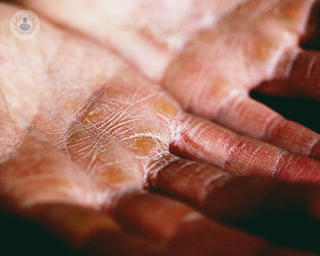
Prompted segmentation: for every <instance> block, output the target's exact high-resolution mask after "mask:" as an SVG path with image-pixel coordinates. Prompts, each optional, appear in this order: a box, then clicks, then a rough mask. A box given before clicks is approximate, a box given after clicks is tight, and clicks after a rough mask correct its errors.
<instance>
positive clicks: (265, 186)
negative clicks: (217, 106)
mask: <svg viewBox="0 0 320 256" xmlns="http://www.w3.org/2000/svg"><path fill="white" fill-rule="evenodd" d="M242 2H244V1H242ZM25 3H29V4H32V1H28V2H25ZM42 3H44V4H45V1H43V2H41V4H42ZM50 3H52V4H53V5H52V6H50V4H48V5H47V7H48V8H54V7H56V8H58V9H59V8H61V5H64V4H65V5H68V4H69V3H70V1H69V2H68V1H67V2H64V1H55V2H50ZM76 3H77V4H78V5H80V6H78V9H77V10H80V11H81V8H80V7H81V6H82V8H84V9H87V8H89V7H90V8H92V15H93V14H94V13H95V11H97V10H98V9H100V10H101V12H102V14H103V15H102V14H101V16H99V15H96V16H92V17H91V18H92V20H91V21H94V19H95V17H100V18H101V19H104V18H105V17H106V15H104V13H103V10H105V9H104V8H98V9H97V7H99V5H94V4H93V2H80V1H78V2H74V3H73V4H76ZM96 3H97V4H99V2H96ZM117 3H119V4H121V6H125V8H120V7H121V6H120V7H119V6H117V4H116V2H115V1H106V2H100V4H109V10H105V11H106V12H107V13H108V12H110V15H111V14H113V12H111V10H114V9H113V8H118V9H117V10H119V12H120V13H121V12H122V11H123V10H125V11H126V12H128V13H133V14H134V13H135V15H138V14H139V13H140V11H141V10H145V11H146V14H148V13H149V14H150V12H151V11H152V10H158V8H160V7H159V6H157V4H156V6H154V5H155V4H154V3H153V2H152V1H146V2H137V3H136V4H132V2H129V1H128V2H126V1H119V2H117ZM239 3H240V2H237V1H228V4H227V6H225V5H223V4H222V2H221V3H219V2H217V1H216V2H214V1H213V2H210V1H201V2H199V3H198V4H197V5H196V2H195V1H177V2H175V3H174V4H171V5H170V2H169V1H168V2H167V3H166V2H165V1H163V2H162V3H161V4H158V5H161V6H162V4H163V6H162V7H163V8H164V10H163V12H164V13H167V14H168V17H167V19H170V18H172V19H178V21H176V20H174V22H175V24H177V27H173V28H172V29H173V30H174V31H170V29H171V26H168V24H166V22H165V21H163V22H162V23H161V22H159V20H158V19H160V20H161V19H162V14H161V13H160V14H158V16H154V15H151V14H152V12H151V14H150V15H149V18H150V19H151V18H152V19H154V20H155V21H154V22H155V23H150V22H149V20H148V19H146V20H138V19H135V20H136V23H134V24H133V25H132V26H133V27H126V22H127V20H125V21H117V19H116V18H117V17H118V16H116V17H115V16H114V14H113V16H112V15H111V16H107V18H108V17H109V19H110V20H112V21H114V22H115V24H114V25H112V24H110V28H109V30H108V29H106V31H108V33H109V32H110V38H106V37H105V36H106V35H102V36H104V39H105V40H108V43H109V44H110V45H112V40H115V41H114V42H116V41H118V40H120V39H121V38H126V37H127V36H128V35H131V36H132V38H131V39H132V40H133V42H137V44H133V45H132V49H135V51H132V52H131V53H130V51H128V56H129V57H128V59H130V58H131V57H130V56H131V55H130V54H132V53H133V52H135V54H137V56H133V57H134V58H135V59H136V61H137V63H136V66H138V67H140V68H142V69H143V67H150V70H151V71H150V73H148V72H145V73H147V74H148V75H150V77H153V78H154V79H155V80H156V79H158V78H160V77H161V76H162V75H163V74H162V72H163V70H164V67H165V66H166V65H167V63H166V61H168V59H170V56H171V55H173V54H175V53H174V52H175V51H178V50H179V49H181V47H182V45H183V44H184V43H185V42H186V41H187V40H189V39H190V38H191V36H193V35H194V34H196V33H197V30H198V29H200V28H204V27H207V26H213V24H216V23H217V22H218V20H220V21H221V20H223V19H227V18H225V17H227V13H230V12H232V10H234V8H235V6H237V4H239ZM297 3H298V2H297ZM41 4H39V7H42V8H44V7H45V6H41ZM181 4H182V5H184V8H182V9H183V11H182V12H181V13H179V15H175V13H170V12H169V11H170V10H175V11H178V10H180V9H179V8H178V7H179V6H180V5H181ZM244 4H245V3H244ZM111 6H112V8H111ZM193 7H197V8H193ZM209 7H210V8H209ZM253 7H254V6H253ZM253 7H252V8H253ZM298 7H299V6H298ZM307 7H308V5H306V9H307ZM171 8H173V9H171ZM243 8H244V7H243ZM270 8H273V6H272V5H271V7H270ZM267 9H268V8H267ZM17 10H18V9H17V7H13V6H10V5H5V4H1V7H0V19H1V22H0V35H1V37H0V49H1V51H0V74H1V76H0V86H1V87H0V89H1V97H0V118H1V119H0V161H1V165H0V194H1V204H2V205H3V206H5V207H6V208H7V210H8V211H9V212H14V213H17V214H19V215H21V216H23V217H24V218H27V219H30V220H32V221H35V222H37V223H41V225H43V226H45V227H46V228H48V229H49V230H51V232H55V233H56V235H57V236H58V237H60V238H61V239H62V240H63V241H64V242H66V243H67V244H68V245H69V246H71V247H73V248H75V249H76V250H79V251H81V252H85V253H87V254H92V255H130V254H131V255H212V254H216V255H309V254H308V253H302V252H297V251H294V250H290V249H282V248H278V247H275V246H273V245H272V244H270V243H268V242H266V241H265V240H262V239H260V238H256V237H254V236H252V235H248V234H245V233H242V232H240V231H237V230H234V229H231V228H229V227H225V226H223V225H220V224H218V223H217V222H213V221H212V220H209V219H208V218H207V217H205V216H204V215H203V214H201V213H200V212H199V210H201V211H204V212H205V213H206V214H207V215H208V216H211V217H213V218H218V217H221V216H230V218H233V217H234V216H233V213H234V211H235V209H236V211H237V208H240V209H241V211H240V212H239V214H238V215H240V216H247V215H253V214H254V213H253V212H252V208H254V207H255V206H257V211H259V209H260V208H259V207H260V206H261V205H263V204H265V198H267V197H268V196H265V197H264V196H261V198H260V197H257V198H256V201H254V202H253V206H252V205H250V204H249V203H248V204H246V203H245V202H246V200H245V199H246V195H247V194H252V193H257V194H261V193H262V195H269V194H271V195H272V191H271V189H272V188H273V187H275V186H276V187H280V188H282V189H283V190H284V191H289V192H290V191H298V192H300V191H302V192H303V193H304V195H305V196H304V198H305V199H307V203H308V204H307V206H308V207H307V208H308V209H307V212H308V213H310V214H311V215H312V217H313V218H314V219H316V220H318V219H319V218H320V207H319V204H318V201H317V198H318V196H319V192H320V191H319V188H318V187H317V186H316V187H310V188H309V187H307V188H305V187H301V186H298V185H297V186H294V185H288V184H285V183H281V182H278V181H264V180H260V179H252V181H255V182H253V183H252V184H251V183H250V180H249V181H248V180H246V179H243V178H236V177H235V176H232V175H231V174H228V173H226V172H223V171H221V170H220V169H218V168H216V167H213V166H212V165H206V164H203V163H199V162H195V161H190V160H182V159H180V158H179V157H177V156H176V155H173V154H172V153H171V152H175V153H176V154H179V155H182V156H184V157H186V158H188V159H193V160H199V161H202V162H206V163H210V164H213V165H215V166H217V167H220V168H223V169H224V170H226V171H228V172H231V173H233V174H236V175H244V176H251V175H252V176H256V175H260V176H277V177H279V178H281V179H284V180H287V181H300V182H306V183H318V178H319V170H320V162H319V161H317V160H314V159H312V158H308V157H307V156H302V155H294V154H292V153H290V152H288V151H285V150H284V149H282V148H281V147H276V146H273V145H271V144H267V143H264V142H261V141H259V140H255V139H249V138H246V137H242V136H239V135H237V134H235V133H233V132H231V131H229V130H226V129H224V128H222V127H221V126H219V125H216V124H213V123H211V122H209V121H206V120H204V119H201V118H199V117H195V116H192V115H190V114H187V113H185V112H184V111H183V110H182V109H181V108H180V106H179V104H178V103H177V102H176V101H175V100H174V99H173V98H172V97H171V96H170V95H169V94H168V93H167V92H165V91H164V89H162V88H161V87H160V86H159V85H157V84H154V83H153V82H151V81H149V80H148V79H147V78H145V77H144V76H142V75H141V74H139V73H138V72H136V71H134V70H132V69H131V68H130V67H128V66H127V65H126V64H125V63H124V62H122V61H121V60H120V59H119V58H118V57H117V56H115V55H114V54H112V53H111V52H110V51H108V50H107V49H106V47H102V46H98V45H97V44H95V43H94V42H92V41H90V40H89V39H85V38H83V37H80V36H76V35H74V34H73V33H72V32H70V31H68V30H65V29H62V28H56V27H54V26H53V25H50V24H49V23H47V22H46V21H45V19H42V22H41V32H40V34H39V35H38V36H37V37H36V38H35V39H33V40H30V41H19V40H17V39H15V38H14V37H13V36H12V35H11V32H10V30H9V26H7V25H6V24H9V20H10V18H11V16H12V15H13V13H14V12H16V11H17ZM45 10H46V9H44V11H45ZM51 10H53V9H51ZM63 10H65V13H64V12H60V11H56V12H55V14H56V15H57V16H56V17H57V18H59V19H60V18H63V17H65V19H67V18H68V16H70V15H67V14H68V13H69V12H68V8H67V6H64V8H63ZM47 11H48V12H49V9H47ZM69 11H70V10H69ZM88 11H89V10H88ZM193 11H194V12H195V13H193ZM280 11H281V10H280ZM186 13H187V14H186ZM69 14H70V13H69ZM89 14H90V12H88V17H85V16H81V15H80V14H79V17H78V21H79V24H80V25H81V24H86V22H85V21H84V20H86V19H87V21H88V23H87V26H88V28H89V29H91V28H92V26H91V25H90V15H89ZM126 14H127V13H126ZM218 14H219V15H218ZM59 15H61V16H59ZM63 15H67V16H63ZM185 15H187V16H185ZM188 15H189V16H190V15H191V16H192V17H193V19H191V20H189V19H188V18H186V17H189V16H188ZM212 15H213V16H215V15H217V16H215V17H216V18H212V17H211V16H212ZM76 16H77V13H76V12H75V13H74V17H76ZM120 16H121V15H120ZM289 16H290V15H289ZM289 16H288V17H289ZM70 17H71V18H72V15H71V16H70ZM102 17H103V18H102ZM132 17H136V16H134V15H133V16H131V15H126V19H127V18H128V19H129V18H132ZM218 17H219V19H218ZM223 17H224V18H223ZM51 18H52V19H54V17H51ZM81 19H83V20H81ZM63 21H66V20H63ZM71 21H72V19H71ZM71 21H70V22H71ZM129 21H130V19H129ZM187 21H188V22H190V24H193V25H192V26H188V24H185V22H187ZM220 21H219V22H220ZM172 22H173V21H172ZM71 23H72V22H71ZM105 23H106V21H105V20H102V21H101V23H99V24H100V25H101V24H105ZM63 24H64V23H63ZM107 24H108V23H107ZM141 24H142V25H141ZM144 24H150V26H155V27H153V28H145V27H144V26H143V25H144ZM152 24H158V25H152ZM226 24H228V22H227V21H226ZM64 25H66V26H68V25H70V23H66V24H64ZM114 26H120V27H122V28H123V29H124V30H123V31H125V32H123V31H122V30H119V31H118V32H119V37H118V35H114V34H112V32H113V31H114ZM135 26H136V27H137V28H139V29H140V30H139V31H140V32H139V33H138V34H137V35H139V36H140V35H141V37H142V38H143V40H145V41H143V40H142V39H141V40H142V41H139V38H136V35H135V33H136V31H135ZM139 26H140V27H139ZM181 26H184V27H185V28H184V29H182V28H181ZM239 26H240V25H239ZM80 27H81V26H80ZM240 27H241V26H240ZM79 29H80V28H79ZM94 29H97V31H98V32H99V31H103V26H102V27H100V29H99V26H97V27H95V28H92V35H93V36H94V35H96V34H95V31H94ZM167 29H169V31H166V30H167ZM177 31H181V32H180V34H179V35H178V36H177V38H176V32H177ZM108 33H106V34H108ZM123 33H124V34H123ZM126 33H128V34H126ZM208 33H209V34H207V35H205V36H204V39H206V38H207V36H208V37H209V38H207V39H210V33H211V32H208ZM108 35H109V34H108ZM121 36H122V37H121ZM202 36H203V35H202ZM153 38H157V40H156V41H157V42H156V43H154V42H152V40H153ZM172 38H173V39H172ZM196 41H197V40H196ZM122 42H123V43H125V41H122ZM140 42H143V44H140V45H139V43H140ZM145 43H146V44H147V45H144V44H145ZM191 44H192V43H191ZM145 46H147V48H146V49H150V52H151V53H153V54H151V55H150V56H148V60H147V62H144V60H143V59H141V58H140V57H141V56H140V57H139V53H140V50H141V48H142V47H145ZM149 46H150V47H151V48H148V47H149ZM122 47H123V50H124V51H126V49H127V48H126V47H127V46H126V45H125V44H124V45H122ZM152 47H154V48H152ZM139 49H140V50H139ZM159 49H160V50H159ZM191 49H192V47H191ZM117 50H118V51H119V52H121V49H120V48H119V49H117ZM163 53H164V54H167V57H166V56H165V55H162V54H163ZM161 56H162V57H161ZM163 56H164V57H163ZM181 56H182V57H181V58H183V56H184V55H183V53H182V55H181ZM142 57H143V56H142ZM158 57H159V58H160V59H159V58H158ZM161 58H162V60H165V62H161V61H162V60H161ZM140 61H141V63H144V64H143V65H145V66H143V65H142V64H141V63H140ZM148 61H150V62H153V61H154V62H153V63H154V64H150V63H148ZM176 61H177V62H179V58H178V59H177V60H176ZM131 62H133V59H131ZM139 63H140V64H141V65H140V64H139ZM157 63H159V66H157ZM161 63H162V64H163V63H165V65H162V64H161ZM173 63H174V62H173ZM195 63H196V62H195ZM149 64H150V65H149ZM172 65H175V64H172ZM177 65H178V64H177ZM230 66H232V65H230ZM155 67H158V68H159V70H155V69H154V68H155ZM186 68H187V67H186ZM174 69H175V67H173V68H172V70H174ZM169 70H171V69H169ZM179 72H180V71H179ZM253 73H255V74H256V73H257V74H258V73H259V70H258V71H257V70H256V69H253ZM182 74H184V75H183V76H186V74H185V73H183V72H182ZM170 76H171V75H170V74H168V75H167V77H168V78H167V79H169V77H170ZM177 76H178V74H177ZM228 77H229V76H228ZM235 77H236V74H235ZM176 79H178V80H179V79H180V78H178V77H177V78H176ZM221 79H222V78H221ZM172 81H173V82H174V79H173V80H172ZM221 81H222V80H221ZM226 83H227V81H226ZM172 88H174V83H173V87H172ZM226 88H228V87H226ZM246 88H247V87H246ZM190 90H191V89H190ZM191 91H192V90H191ZM187 92H188V91H186V90H185V89H183V93H187ZM193 93H194V92H193ZM202 103H203V104H204V105H205V106H207V104H206V102H202ZM220 111H222V110H219V111H218V112H220ZM264 124H265V123H264ZM267 126H268V125H267ZM304 129H305V128H304ZM306 133H307V134H308V136H307V138H302V139H301V140H302V141H305V143H306V146H305V147H303V145H302V144H297V143H298V139H297V141H296V142H297V143H296V142H295V141H294V142H292V141H291V142H290V143H289V142H288V146H284V148H289V149H290V147H289V146H292V147H293V148H296V150H297V151H299V150H301V152H300V151H299V152H298V153H301V154H306V152H307V151H308V150H309V151H310V149H309V148H308V147H307V146H308V145H309V146H310V145H311V144H312V143H314V142H315V141H316V140H317V139H318V135H317V134H315V133H312V132H311V131H306ZM311 142H312V143H311ZM169 149H171V150H170V151H169ZM291 151H294V150H291ZM309 151H308V152H309ZM266 156H267V157H266ZM315 158H318V155H317V154H315ZM243 184H244V185H243ZM257 184H258V185H257ZM259 184H261V185H259ZM144 186H150V187H151V188H153V189H156V190H158V191H161V192H164V193H166V194H170V195H171V196H174V197H177V198H179V199H183V200H186V201H188V202H189V203H192V204H193V205H194V206H195V207H196V209H198V211H197V210H195V209H194V208H191V207H189V206H187V205H186V204H184V203H181V202H178V201H175V200H173V199H170V198H168V197H164V196H161V195H156V194H152V193H147V192H144V191H143V188H144ZM270 188H271V189H270ZM263 193H264V194H263ZM289 194H290V193H289ZM234 195H239V202H238V203H239V204H240V206H239V205H237V204H235V202H233V200H232V199H233V197H234ZM291 197H292V195H290V196H289V197H288V198H289V199H290V198H291ZM280 201H281V200H280ZM241 202H243V204H242V203H241ZM278 203H279V202H276V205H277V204H278ZM299 203H301V205H305V204H306V203H305V202H297V204H299ZM233 207H234V208H233ZM238 215H237V214H235V217H239V216H238Z"/></svg>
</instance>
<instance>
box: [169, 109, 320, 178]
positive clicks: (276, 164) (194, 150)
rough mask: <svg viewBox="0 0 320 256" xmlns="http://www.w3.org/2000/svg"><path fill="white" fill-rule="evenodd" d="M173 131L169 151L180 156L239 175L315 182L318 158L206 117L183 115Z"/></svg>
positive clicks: (318, 168)
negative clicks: (268, 142) (252, 137)
mask: <svg viewBox="0 0 320 256" xmlns="http://www.w3.org/2000/svg"><path fill="white" fill-rule="evenodd" d="M176 131H177V132H176V134H174V136H173V138H172V142H171V145H170V151H171V152H172V153H174V154H177V155H179V156H182V157H185V158H189V159H194V160H197V161H202V162H205V163H210V164H212V165H215V166H217V167H219V168H221V169H223V170H225V171H227V172H230V173H232V174H235V175H238V176H239V175H243V176H252V175H253V176H257V175H258V176H268V177H277V178H280V179H284V180H289V181H295V182H318V179H319V175H320V171H319V170H320V162H319V161H316V160H314V159H311V158H308V157H306V156H302V155H294V154H291V153H289V152H287V151H285V150H283V149H280V148H278V147H275V146H272V145H270V144H267V143H265V142H261V141H258V140H254V139H250V138H246V137H242V136H239V135H236V134H235V133H233V132H231V131H228V130H226V129H224V128H222V127H220V126H218V125H216V124H213V123H210V122H209V121H205V120H203V119H200V118H197V117H194V116H190V115H183V116H181V118H180V120H179V121H178V122H177V128H176Z"/></svg>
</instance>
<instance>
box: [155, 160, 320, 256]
mask: <svg viewBox="0 0 320 256" xmlns="http://www.w3.org/2000/svg"><path fill="white" fill-rule="evenodd" d="M149 183H150V186H151V189H152V190H154V191H157V192H160V193H165V194H167V195H169V196H172V197H174V198H177V199H179V200H182V201H185V202H188V203H189V204H191V205H192V206H194V207H196V208H198V209H201V211H203V212H204V213H205V214H206V215H208V216H211V217H212V218H214V219H216V218H218V219H220V220H223V221H227V222H229V223H230V222H231V223H233V224H236V225H239V226H241V228H244V229H246V230H250V231H251V232H253V233H255V234H259V235H260V236H263V237H267V238H268V240H271V241H274V242H276V243H278V244H286V245H287V246H292V247H300V248H305V249H309V250H311V249H312V250H314V251H320V247H319V244H318V236H317V235H316V236H315V235H314V234H316V233H317V230H318V228H319V222H318V221H319V213H320V211H319V207H318V205H319V200H318V198H319V197H318V196H319V194H320V188H319V186H310V185H293V184H289V183H283V182H280V181H277V180H274V179H265V178H264V179H261V178H247V177H235V176H232V175H230V174H227V173H225V172H223V171H221V170H220V169H218V168H215V167H212V166H209V165H205V164H200V163H197V162H191V161H188V160H178V161H175V162H172V163H170V164H168V165H167V166H165V167H164V168H162V169H161V170H159V171H158V172H157V174H156V175H154V176H150V177H149ZM293 223H294V224H293ZM311 230H313V231H314V232H312V231H311Z"/></svg>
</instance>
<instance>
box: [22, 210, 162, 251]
mask: <svg viewBox="0 0 320 256" xmlns="http://www.w3.org/2000/svg"><path fill="white" fill-rule="evenodd" d="M19 214H20V215H22V216H23V218H25V219H26V220H28V221H30V222H31V223H35V224H37V225H40V226H41V227H42V228H44V229H45V230H46V231H47V233H49V234H51V235H52V236H54V237H55V238H56V239H57V240H58V241H60V243H62V244H64V245H65V246H67V248H69V249H70V250H71V251H73V252H75V253H79V254H81V255H110V256H111V255H131V254H132V255H162V253H161V248H160V246H159V245H157V244H152V243H150V242H148V241H146V240H145V239H138V238H135V237H132V236H130V235H127V234H125V233H124V232H122V230H121V227H120V226H119V225H118V224H117V223H116V222H115V221H114V220H113V219H112V218H111V217H110V216H108V215H106V214H102V213H101V212H99V211H95V210H93V209H90V208H85V207H82V206H77V205H68V204H40V205H35V206H33V207H31V208H29V209H28V208H27V209H23V210H21V211H20V213H19ZM35 246H39V245H35ZM45 249H46V250H49V249H50V248H45Z"/></svg>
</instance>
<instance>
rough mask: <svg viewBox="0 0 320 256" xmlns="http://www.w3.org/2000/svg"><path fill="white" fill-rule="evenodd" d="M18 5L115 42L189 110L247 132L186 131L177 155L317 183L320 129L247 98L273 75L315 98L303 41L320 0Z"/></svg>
mask: <svg viewBox="0 0 320 256" xmlns="http://www.w3.org/2000/svg"><path fill="white" fill-rule="evenodd" d="M19 2H21V3H23V4H24V5H26V6H28V7H31V8H33V9H34V10H35V11H38V12H39V13H41V14H43V15H45V16H47V17H49V19H51V20H53V21H55V22H56V23H59V24H60V25H63V26H66V27H70V28H72V29H75V30H77V31H80V32H81V33H83V34H86V35H88V36H90V37H92V38H94V39H96V40H98V41H99V42H101V43H102V44H104V45H106V46H111V47H112V48H113V49H114V50H116V51H117V52H119V53H120V54H121V55H122V56H123V57H124V58H125V59H126V60H127V61H129V62H130V63H131V64H132V65H134V66H135V67H137V68H138V69H140V70H141V71H142V72H143V73H145V74H146V75H147V76H149V77H150V78H151V79H153V80H154V81H162V84H163V85H164V86H165V87H166V88H167V90H168V91H170V92H171V93H172V95H174V96H175V97H176V98H177V99H178V101H179V102H180V104H181V105H182V106H183V107H184V108H185V109H187V110H189V111H191V112H193V113H195V114H198V115H200V116H202V117H205V118H207V119H209V120H212V121H214V122H215V123H217V124H220V125H222V126H223V127H226V128H229V129H231V130H232V131H234V132H235V133H238V134H242V135H245V136H247V137H243V139H242V140H241V141H239V142H238V143H233V142H234V141H233V140H230V138H229V137H228V138H226V137H225V135H224V134H225V133H228V134H230V135H231V134H233V133H229V132H227V130H226V129H225V128H222V127H218V126H216V125H209V124H208V123H203V124H202V125H200V126H199V127H198V128H197V129H194V130H189V129H188V130H186V129H184V130H182V134H183V136H182V137H179V138H176V140H177V141H176V142H174V143H172V145H171V152H173V153H175V154H178V155H180V156H183V157H192V158H193V159H196V160H200V161H204V162H206V163H210V164H214V165H216V166H219V167H221V168H223V169H224V170H226V171H228V172H230V173H233V174H236V175H262V176H273V177H281V178H284V179H287V180H295V181H297V180H298V181H299V180H300V181H301V180H312V181H316V180H317V179H318V176H319V175H318V170H319V168H318V164H319V162H314V161H311V160H310V159H308V158H307V157H310V158H314V159H317V160H319V159H320V142H319V138H320V137H319V134H317V133H315V132H313V131H311V130H310V129H307V128H305V127H303V126H302V125H300V124H298V123H295V122H292V121H288V120H286V119H284V118H283V117H282V116H280V115H279V114H278V113H276V112H275V111H273V110H271V109H270V108H268V107H266V106H265V105H263V104H261V103H259V102H257V101H255V100H253V99H252V98H250V96H249V92H250V91H251V90H253V89H257V88H258V87H259V85H260V84H262V83H263V82H266V81H273V80H276V81H277V83H275V82H272V83H268V86H263V87H262V88H260V90H261V91H262V92H265V93H269V94H274V95H278V96H281V95H287V94H290V95H291V96H297V95H302V96H304V97H307V98H312V99H316V100H319V98H320V96H319V95H320V93H319V89H318V87H319V86H318V85H319V76H318V75H317V70H318V68H319V61H318V60H319V56H320V55H319V53H318V52H314V51H304V50H302V49H301V48H300V47H299V41H300V40H301V39H302V38H305V39H306V38H308V40H309V41H310V40H311V39H312V37H313V35H312V31H313V30H314V26H311V24H313V22H314V20H315V19H317V18H318V17H317V16H316V13H313V14H314V15H311V14H312V7H313V5H312V4H313V2H314V1H312V0H306V1H300V0H285V1H281V2H279V1H276V0H272V1H270V0H259V1H256V0H252V1H243V0H234V1H222V0H221V1H220V0H216V1H188V2H186V1H178V0H177V1H174V2H173V1H161V2H157V3H155V2H154V1H148V0H140V1H135V2H132V1H125V0H123V1H116V2H114V1H103V2H101V1H89V2H88V1H77V2H76V3H75V2H73V1H59V2H52V1H42V2H41V3H39V2H38V1H22V0H21V1H19ZM129 2H130V3H129ZM84 17H85V18H84ZM308 20H310V22H309V24H310V26H307V23H308ZM313 32H316V33H317V32H318V31H313ZM306 81H307V85H306ZM207 125H208V126H210V129H209V130H210V132H208V130H207V129H206V127H207ZM195 134H196V135H197V140H196V141H192V142H191V141H190V140H192V139H190V137H194V135H195ZM208 138H210V140H211V141H214V142H215V143H208ZM248 138H253V139H255V140H251V139H248ZM261 141H263V142H266V143H262V142H261ZM230 142H231V144H230ZM270 144H271V145H274V146H271V145H270ZM184 145H185V146H184ZM288 151H289V152H291V153H294V154H298V155H299V156H297V155H296V156H292V155H291V154H289V153H288ZM199 152H201V153H199ZM301 155H302V156H303V157H302V156H301ZM304 156H306V157H304ZM240 162H241V163H240Z"/></svg>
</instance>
